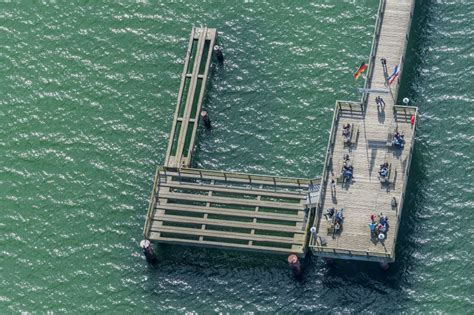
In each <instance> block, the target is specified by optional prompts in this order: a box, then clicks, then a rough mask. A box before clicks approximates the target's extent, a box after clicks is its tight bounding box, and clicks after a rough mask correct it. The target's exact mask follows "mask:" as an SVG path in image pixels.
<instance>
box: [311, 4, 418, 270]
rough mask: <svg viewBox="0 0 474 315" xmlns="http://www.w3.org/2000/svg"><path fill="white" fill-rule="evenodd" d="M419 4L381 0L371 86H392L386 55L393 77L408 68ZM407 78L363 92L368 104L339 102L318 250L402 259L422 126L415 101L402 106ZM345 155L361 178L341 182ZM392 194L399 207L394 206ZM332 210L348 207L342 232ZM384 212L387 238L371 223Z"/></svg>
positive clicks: (328, 254)
mask: <svg viewBox="0 0 474 315" xmlns="http://www.w3.org/2000/svg"><path fill="white" fill-rule="evenodd" d="M413 6H414V1H413V0H386V1H384V0H383V1H381V3H380V7H379V18H378V19H377V25H376V31H375V36H374V45H373V49H372V53H371V61H370V66H369V70H368V77H367V81H366V88H372V89H387V87H386V86H385V75H384V72H383V69H382V65H381V62H380V59H381V58H386V59H387V67H388V75H390V74H391V71H392V68H393V67H394V66H395V65H398V64H399V66H400V67H401V68H402V67H403V62H404V55H405V50H406V45H407V41H408V32H409V29H410V24H411V19H412V12H413ZM400 72H401V70H400ZM400 76H401V74H400ZM400 76H399V77H398V79H397V80H396V82H394V83H393V84H392V85H391V89H392V90H391V94H377V93H373V94H369V95H367V96H364V97H363V99H362V102H361V103H356V102H342V101H338V102H336V108H335V113H334V119H333V126H332V129H331V135H330V140H329V145H328V151H327V156H326V161H325V169H324V173H323V183H322V188H321V199H320V200H321V203H320V205H319V209H318V215H317V217H316V220H315V223H314V226H316V228H317V235H318V236H321V237H323V241H321V239H320V238H319V237H311V239H310V248H311V250H312V251H313V253H314V254H316V255H318V256H323V257H330V258H341V259H353V260H369V261H379V262H393V261H394V260H395V245H396V239H397V233H398V226H399V220H400V215H401V210H402V206H403V198H404V194H405V189H406V183H407V179H408V174H409V168H410V161H411V155H412V151H413V144H414V134H415V126H412V124H411V117H412V116H414V117H415V118H416V115H417V108H416V107H411V106H398V105H395V100H396V99H397V96H398V89H399V84H400ZM378 95H380V96H382V97H383V99H384V101H385V106H384V107H383V109H380V110H379V109H378V108H377V106H376V103H375V97H376V96H378ZM391 95H393V98H392V96H391ZM345 124H350V125H351V132H353V136H351V144H350V145H348V144H346V143H344V140H343V136H342V128H343V126H344V125H345ZM395 132H399V133H400V134H403V135H404V136H405V141H406V143H405V147H404V148H395V147H394V146H392V145H391V140H392V138H393V134H394V133H395ZM345 154H348V155H349V157H350V161H351V165H352V166H353V168H354V178H353V179H352V180H346V181H344V182H342V181H341V179H342V177H341V175H340V174H341V169H342V165H343V156H344V155H345ZM385 162H387V163H389V164H390V175H389V183H384V184H382V183H381V182H380V180H379V176H378V171H379V168H380V165H381V164H383V163H385ZM331 179H334V180H335V181H337V185H336V188H335V191H331V187H330V183H331ZM393 198H395V201H396V205H393V204H392V200H393ZM329 208H335V209H336V210H339V209H344V210H343V215H344V223H343V225H342V230H341V231H339V232H334V229H333V228H332V226H331V221H328V219H327V218H326V216H324V214H325V212H326V210H327V209H329ZM380 213H383V215H386V216H388V217H389V223H390V228H389V230H388V232H387V234H386V239H385V240H384V241H383V242H381V241H378V240H377V239H371V237H370V230H369V227H368V225H369V223H370V216H371V214H376V215H378V214H380ZM324 240H325V241H326V242H324Z"/></svg>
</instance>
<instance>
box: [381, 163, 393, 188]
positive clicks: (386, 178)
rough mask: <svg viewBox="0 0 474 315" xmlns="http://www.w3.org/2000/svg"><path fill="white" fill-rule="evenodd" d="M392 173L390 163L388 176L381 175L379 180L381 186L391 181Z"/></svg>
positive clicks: (389, 164) (390, 164)
mask: <svg viewBox="0 0 474 315" xmlns="http://www.w3.org/2000/svg"><path fill="white" fill-rule="evenodd" d="M391 172H392V163H388V172H387V175H386V176H384V177H382V176H380V174H379V180H380V183H381V184H385V183H388V182H389V181H390V173H391Z"/></svg>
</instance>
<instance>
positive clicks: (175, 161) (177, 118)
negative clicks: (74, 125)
mask: <svg viewBox="0 0 474 315" xmlns="http://www.w3.org/2000/svg"><path fill="white" fill-rule="evenodd" d="M216 35H217V31H216V29H214V28H195V27H193V29H192V31H191V37H190V39H189V45H188V50H187V53H186V58H185V62H184V70H183V74H182V76H181V85H180V87H179V93H178V102H177V104H176V112H175V114H174V119H173V126H172V129H171V134H170V139H169V143H168V150H167V154H166V160H165V165H166V166H168V167H174V168H179V167H190V166H191V159H192V153H193V149H194V144H195V141H196V131H197V127H198V124H199V115H200V113H201V109H202V101H203V98H204V94H205V90H206V83H207V77H208V73H209V66H210V64H211V57H212V52H213V48H214V43H215V41H216Z"/></svg>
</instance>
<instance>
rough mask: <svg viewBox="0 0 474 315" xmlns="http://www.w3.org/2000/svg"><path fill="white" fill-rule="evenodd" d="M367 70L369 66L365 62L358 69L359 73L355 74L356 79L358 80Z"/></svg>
mask: <svg viewBox="0 0 474 315" xmlns="http://www.w3.org/2000/svg"><path fill="white" fill-rule="evenodd" d="M365 69H367V65H366V64H365V62H363V63H362V64H361V65H360V67H359V68H358V69H357V71H356V72H355V73H354V79H356V80H357V79H358V78H359V77H360V75H361V74H362V72H364V71H365Z"/></svg>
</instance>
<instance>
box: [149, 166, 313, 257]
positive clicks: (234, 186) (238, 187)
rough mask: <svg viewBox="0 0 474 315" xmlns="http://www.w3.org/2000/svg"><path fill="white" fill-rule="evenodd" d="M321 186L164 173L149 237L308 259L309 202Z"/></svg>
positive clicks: (151, 213)
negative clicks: (309, 196)
mask: <svg viewBox="0 0 474 315" xmlns="http://www.w3.org/2000/svg"><path fill="white" fill-rule="evenodd" d="M319 182H320V181H319V180H315V181H314V183H313V181H311V180H305V179H295V178H285V177H271V176H261V175H249V174H240V173H226V172H219V171H207V170H198V169H180V170H177V169H169V168H166V167H163V168H159V169H158V170H157V173H156V176H155V185H154V187H153V192H152V197H151V200H150V207H149V210H148V215H147V220H146V224H145V230H144V234H145V236H146V237H147V238H149V239H151V240H155V241H158V242H162V243H172V244H185V245H200V246H207V247H220V248H233V249H246V250H254V251H262V252H271V253H283V254H289V253H295V254H298V255H304V253H305V250H306V247H305V244H306V237H307V234H306V231H307V226H308V221H309V220H310V211H309V208H308V203H309V202H311V203H314V204H315V203H316V202H317V199H316V198H317V196H318V195H319ZM309 190H310V191H309ZM309 192H311V193H312V194H311V195H312V196H314V198H315V199H314V200H309V199H308V193H309Z"/></svg>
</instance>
